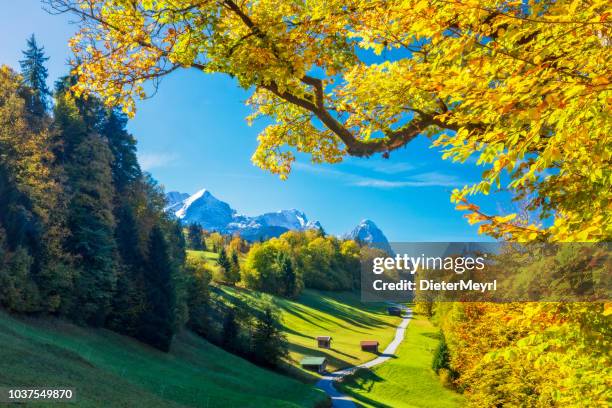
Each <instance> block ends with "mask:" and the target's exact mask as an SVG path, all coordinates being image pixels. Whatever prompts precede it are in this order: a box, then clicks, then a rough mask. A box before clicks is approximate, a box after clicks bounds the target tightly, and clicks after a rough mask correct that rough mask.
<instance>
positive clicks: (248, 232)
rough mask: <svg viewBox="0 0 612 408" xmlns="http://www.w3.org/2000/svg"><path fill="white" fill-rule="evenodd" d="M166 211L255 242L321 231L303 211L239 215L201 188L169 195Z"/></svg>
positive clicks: (208, 228)
mask: <svg viewBox="0 0 612 408" xmlns="http://www.w3.org/2000/svg"><path fill="white" fill-rule="evenodd" d="M167 201H168V206H167V207H166V211H169V212H171V213H173V214H174V215H175V216H176V217H177V218H178V219H180V220H181V221H183V222H185V223H192V222H195V223H198V224H200V225H201V226H202V227H203V228H205V229H207V230H209V231H218V232H221V233H224V234H234V233H238V234H240V235H241V236H242V237H243V238H245V239H248V240H251V241H256V240H259V239H268V238H271V237H277V236H279V235H281V234H283V233H284V232H287V231H289V230H297V231H304V230H307V229H318V228H321V224H319V222H318V221H309V220H308V218H307V217H306V214H304V213H303V212H302V211H299V210H296V209H291V210H280V211H276V212H269V213H265V214H261V215H257V216H254V217H251V216H247V215H241V214H238V213H237V212H236V210H234V209H233V208H232V207H231V206H230V205H229V204H228V203H226V202H225V201H222V200H219V199H218V198H216V197H215V196H213V195H212V194H211V193H210V191H208V190H206V189H202V190H200V191H198V192H197V193H195V194H193V195H188V194H185V193H178V192H176V191H173V192H170V193H168V195H167Z"/></svg>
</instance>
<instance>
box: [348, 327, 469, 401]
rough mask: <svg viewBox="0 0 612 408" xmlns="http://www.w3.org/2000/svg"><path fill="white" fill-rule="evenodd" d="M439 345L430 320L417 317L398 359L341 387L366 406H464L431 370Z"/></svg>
mask: <svg viewBox="0 0 612 408" xmlns="http://www.w3.org/2000/svg"><path fill="white" fill-rule="evenodd" d="M437 344H438V330H437V329H436V328H435V327H434V326H433V325H432V324H431V323H430V322H429V321H428V320H426V319H424V318H423V317H421V316H419V315H415V318H414V319H413V320H412V321H411V322H410V325H409V326H408V329H407V331H406V337H405V339H404V342H403V343H402V344H401V346H400V348H399V349H398V351H397V357H398V358H397V359H394V360H390V361H387V362H386V363H384V364H382V365H380V366H379V367H374V368H373V369H372V370H371V371H370V370H360V371H359V372H357V373H356V374H355V375H353V376H352V377H349V378H347V379H346V380H345V381H344V382H343V383H342V384H341V386H340V388H341V390H342V391H343V392H345V393H347V394H349V395H351V396H352V397H354V398H355V399H356V400H357V401H358V402H359V403H361V404H362V405H363V406H366V407H394V408H395V407H398V408H399V407H405V408H407V407H410V408H416V407H418V408H429V407H437V408H451V407H460V406H463V403H464V400H463V397H462V396H461V395H459V394H457V393H455V392H453V391H451V390H449V389H446V388H445V387H444V386H442V384H441V383H440V381H439V379H438V377H437V376H436V375H435V373H434V372H433V370H432V369H431V361H432V358H433V351H434V350H435V348H436V346H437ZM375 401H376V402H375Z"/></svg>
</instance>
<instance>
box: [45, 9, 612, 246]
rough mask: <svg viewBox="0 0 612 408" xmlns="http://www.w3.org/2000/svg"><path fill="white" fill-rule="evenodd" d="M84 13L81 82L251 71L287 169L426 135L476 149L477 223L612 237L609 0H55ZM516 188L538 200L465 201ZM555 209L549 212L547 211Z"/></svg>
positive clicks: (256, 101) (535, 233)
mask: <svg viewBox="0 0 612 408" xmlns="http://www.w3.org/2000/svg"><path fill="white" fill-rule="evenodd" d="M49 3H50V5H51V7H52V8H53V9H54V10H57V11H63V12H66V11H67V12H72V13H75V14H77V15H78V16H79V17H81V18H82V20H81V21H80V31H79V32H78V33H77V34H76V35H75V36H74V37H73V38H72V39H71V41H70V44H71V46H72V48H73V50H74V52H75V54H76V57H77V58H76V59H75V61H76V62H78V64H76V63H75V73H76V74H77V75H78V77H79V82H78V84H77V85H76V86H75V88H74V89H75V91H76V92H77V93H82V92H95V93H99V94H100V95H102V96H103V98H104V99H105V100H106V102H107V103H109V104H117V103H121V104H123V106H124V107H125V109H126V111H127V112H128V113H129V114H134V110H135V103H134V99H135V98H139V97H143V96H145V84H146V83H147V82H152V83H153V85H155V86H157V84H158V81H159V79H160V78H161V77H163V76H164V75H167V74H168V73H170V72H172V71H174V70H175V69H178V68H195V69H198V70H201V71H202V72H206V73H212V72H221V73H226V74H228V75H231V76H232V77H234V78H236V80H237V81H238V83H239V84H240V85H241V86H242V87H244V88H248V89H254V92H253V95H252V97H251V98H250V100H249V104H250V105H251V106H252V107H253V110H254V112H253V115H252V116H251V117H250V118H249V119H250V120H253V119H255V118H257V117H260V116H266V117H270V118H272V119H273V123H272V124H271V125H269V126H267V127H266V128H265V129H264V130H263V131H262V133H261V134H260V135H259V147H258V148H257V150H256V152H255V154H254V155H253V161H254V162H255V163H256V164H257V165H258V166H260V167H262V168H264V169H267V170H270V171H272V172H274V173H277V174H279V175H280V176H281V177H286V176H287V175H288V173H289V172H290V170H291V164H292V162H293V161H294V160H295V152H296V151H298V152H303V153H306V154H309V155H310V156H311V159H312V160H313V161H314V162H330V163H334V162H338V161H341V160H342V158H343V156H345V155H347V154H348V155H353V156H370V155H372V154H377V153H380V154H383V155H384V156H385V157H388V156H389V152H392V151H393V150H395V149H397V148H400V147H403V146H405V145H406V144H408V143H409V142H410V141H411V140H413V139H414V138H416V137H417V136H419V135H425V136H427V137H429V138H431V141H432V144H433V145H434V146H436V147H438V148H440V149H441V150H442V151H443V154H444V157H445V158H448V159H451V160H454V161H460V162H464V161H466V160H468V159H469V158H472V157H473V158H474V159H475V160H476V161H477V162H478V164H480V165H482V166H483V173H482V180H481V181H480V182H478V183H477V184H475V185H471V186H466V187H464V188H463V189H459V190H457V191H455V192H454V193H453V196H452V199H453V201H455V202H457V203H459V204H460V209H464V210H468V211H469V212H470V214H471V215H470V216H469V221H470V222H472V223H481V224H482V227H481V232H483V233H487V234H491V235H494V236H499V237H504V238H512V239H516V240H523V241H527V240H534V239H541V240H544V239H546V240H555V241H572V240H580V241H593V240H595V241H597V240H605V239H606V238H609V237H610V233H611V230H610V225H611V222H610V221H611V215H610V214H612V211H611V209H612V208H611V203H610V184H611V181H612V180H611V177H612V174H611V173H610V161H611V149H610V134H612V125H611V124H612V121H611V120H610V110H609V104H610V97H611V89H610V78H611V77H612V76H611V72H610V66H611V64H610V61H611V59H612V51H611V48H610V45H611V42H612V38H611V35H612V31H611V29H610V22H609V15H610V7H609V2H607V1H605V0H594V1H561V2H559V1H510V2H508V1H496V0H482V1H477V0H471V1H460V0H458V1H433V0H431V1H427V0H406V1H388V0H373V1H363V0H349V1H345V0H342V1H335V0H332V1H328V0H326V1H309V2H278V1H272V0H263V1H261V0H259V1H243V2H234V1H233V0H224V1H219V2H208V1H206V2H194V1H188V0H181V1H162V0H160V1H139V2H126V1H116V0H57V1H56V0H52V1H50V2H49ZM496 189H507V190H510V191H511V192H513V194H514V195H515V197H516V198H517V199H518V200H523V201H526V202H527V203H528V210H529V211H531V212H532V213H533V214H535V215H536V218H535V219H533V218H532V221H527V220H524V219H522V218H521V217H516V215H515V214H513V213H509V214H499V215H498V214H482V213H480V212H479V211H473V210H474V209H473V208H470V207H469V206H466V205H465V204H464V203H463V201H464V200H466V198H467V197H468V196H469V195H472V194H477V193H481V194H488V193H489V192H490V191H492V190H496ZM549 217H551V220H552V221H551V222H543V221H544V220H546V219H548V218H549Z"/></svg>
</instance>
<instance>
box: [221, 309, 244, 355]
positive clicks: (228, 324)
mask: <svg viewBox="0 0 612 408" xmlns="http://www.w3.org/2000/svg"><path fill="white" fill-rule="evenodd" d="M239 330H240V327H239V326H238V322H237V321H236V312H235V310H234V309H233V308H229V309H227V311H226V312H225V316H224V318H223V332H222V333H221V336H222V339H221V344H223V347H225V348H226V349H227V350H235V349H236V345H237V344H238V333H239Z"/></svg>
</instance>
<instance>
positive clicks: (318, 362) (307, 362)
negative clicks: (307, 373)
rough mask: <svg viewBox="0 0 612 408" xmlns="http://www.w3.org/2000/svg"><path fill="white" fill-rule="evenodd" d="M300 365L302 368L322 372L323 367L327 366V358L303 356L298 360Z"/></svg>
mask: <svg viewBox="0 0 612 408" xmlns="http://www.w3.org/2000/svg"><path fill="white" fill-rule="evenodd" d="M300 365H301V366H302V368H303V369H304V370H311V371H316V372H318V373H319V374H322V373H324V372H325V367H327V359H326V358H325V357H314V356H304V358H302V361H300Z"/></svg>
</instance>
